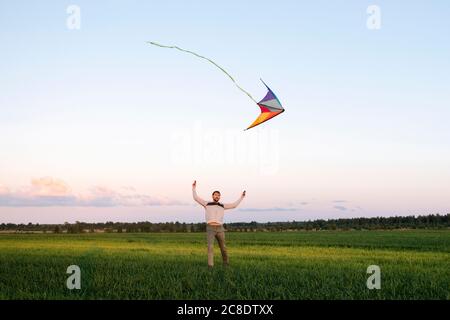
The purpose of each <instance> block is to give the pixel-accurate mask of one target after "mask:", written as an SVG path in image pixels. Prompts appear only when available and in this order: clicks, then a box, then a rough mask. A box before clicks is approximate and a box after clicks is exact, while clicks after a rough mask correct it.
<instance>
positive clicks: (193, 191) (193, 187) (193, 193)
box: [192, 180, 207, 207]
mask: <svg viewBox="0 0 450 320" xmlns="http://www.w3.org/2000/svg"><path fill="white" fill-rule="evenodd" d="M196 187H197V180H196V181H194V183H193V184H192V197H193V198H194V200H195V201H197V202H198V203H199V204H200V205H201V206H203V207H205V206H206V204H207V202H206V201H205V200H203V199H202V198H200V197H199V196H198V195H197V190H196Z"/></svg>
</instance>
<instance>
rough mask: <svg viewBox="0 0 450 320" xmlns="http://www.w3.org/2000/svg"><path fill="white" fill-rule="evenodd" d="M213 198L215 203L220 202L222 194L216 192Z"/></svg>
mask: <svg viewBox="0 0 450 320" xmlns="http://www.w3.org/2000/svg"><path fill="white" fill-rule="evenodd" d="M212 198H213V200H214V201H216V202H219V200H220V193H218V192H214V193H213V195H212Z"/></svg>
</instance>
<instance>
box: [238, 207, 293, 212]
mask: <svg viewBox="0 0 450 320" xmlns="http://www.w3.org/2000/svg"><path fill="white" fill-rule="evenodd" d="M297 210H298V208H281V207H273V208H241V209H239V211H251V212H259V211H297Z"/></svg>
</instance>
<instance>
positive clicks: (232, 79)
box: [147, 41, 258, 104]
mask: <svg viewBox="0 0 450 320" xmlns="http://www.w3.org/2000/svg"><path fill="white" fill-rule="evenodd" d="M147 43H149V44H152V45H154V46H158V47H161V48H169V49H177V50H180V51H183V52H186V53H190V54H192V55H194V56H196V57H198V58H201V59H205V60H207V61H209V62H211V63H212V64H213V65H215V66H216V67H217V68H219V69H220V70H221V71H222V72H223V73H225V74H226V75H227V76H228V77H229V78H230V79H231V81H233V83H234V85H235V86H236V87H237V88H238V89H239V90H241V91H242V92H243V93H245V94H246V95H247V96H248V97H249V98H250V99H252V101H253V102H255V103H256V104H257V103H258V102H256V100H255V99H253V97H252V95H251V94H250V93H248V92H247V91H245V90H244V89H243V88H242V87H241V86H240V85H239V84H238V83H237V82H236V80H234V78H233V77H232V76H231V75H230V74H229V73H228V72H226V70H225V69H224V68H222V67H221V66H219V65H218V64H217V63H215V62H214V61H212V60H211V59H208V58H206V57H204V56H201V55H199V54H197V53H195V52H192V51H189V50H185V49H182V48H180V47H177V46H165V45H162V44H159V43H156V42H152V41H147Z"/></svg>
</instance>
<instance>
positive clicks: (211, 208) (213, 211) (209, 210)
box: [192, 188, 244, 225]
mask: <svg viewBox="0 0 450 320" xmlns="http://www.w3.org/2000/svg"><path fill="white" fill-rule="evenodd" d="M192 196H193V197H194V200H195V201H197V202H198V203H199V204H200V205H201V206H203V207H204V208H205V219H206V223H208V224H210V223H212V224H221V225H222V224H223V215H224V213H225V210H228V209H233V208H236V207H237V206H238V205H239V203H241V201H242V199H244V196H242V195H241V197H240V198H239V199H238V200H236V201H235V202H233V203H220V202H214V201H211V202H208V201H205V200H203V199H202V198H200V197H199V196H198V195H197V191H196V190H195V188H192Z"/></svg>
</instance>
